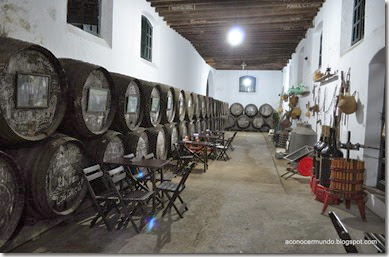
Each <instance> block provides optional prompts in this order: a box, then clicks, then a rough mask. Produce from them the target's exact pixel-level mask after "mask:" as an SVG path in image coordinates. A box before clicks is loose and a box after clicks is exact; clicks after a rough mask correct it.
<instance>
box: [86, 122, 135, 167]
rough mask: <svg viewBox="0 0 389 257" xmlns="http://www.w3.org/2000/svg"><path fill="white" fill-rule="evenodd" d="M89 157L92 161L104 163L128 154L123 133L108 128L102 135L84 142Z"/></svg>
mask: <svg viewBox="0 0 389 257" xmlns="http://www.w3.org/2000/svg"><path fill="white" fill-rule="evenodd" d="M85 145H86V151H87V153H88V155H89V158H90V159H91V160H92V161H94V163H104V162H105V161H109V160H113V159H116V158H119V157H122V156H123V155H125V154H128V146H127V142H126V139H125V137H124V135H123V134H121V133H119V132H116V131H112V130H108V131H107V132H106V133H105V134H104V135H102V136H99V137H98V138H94V139H92V140H90V141H88V142H86V143H85Z"/></svg>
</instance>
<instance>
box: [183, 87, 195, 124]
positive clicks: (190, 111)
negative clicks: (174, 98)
mask: <svg viewBox="0 0 389 257" xmlns="http://www.w3.org/2000/svg"><path fill="white" fill-rule="evenodd" d="M185 100H186V116H185V120H186V121H191V120H192V119H193V116H194V109H195V108H194V102H193V95H192V93H190V92H187V91H185Z"/></svg>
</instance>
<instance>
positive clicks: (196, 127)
mask: <svg viewBox="0 0 389 257" xmlns="http://www.w3.org/2000/svg"><path fill="white" fill-rule="evenodd" d="M195 131H196V133H201V120H200V119H197V120H196V122H195Z"/></svg>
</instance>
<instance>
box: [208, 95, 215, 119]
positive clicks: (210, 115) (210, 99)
mask: <svg viewBox="0 0 389 257" xmlns="http://www.w3.org/2000/svg"><path fill="white" fill-rule="evenodd" d="M213 101H214V99H213V97H209V112H208V118H213V114H214V112H213Z"/></svg>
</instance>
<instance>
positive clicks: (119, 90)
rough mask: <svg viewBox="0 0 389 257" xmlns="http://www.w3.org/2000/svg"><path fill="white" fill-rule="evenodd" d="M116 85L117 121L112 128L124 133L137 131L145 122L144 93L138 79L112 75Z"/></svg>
mask: <svg viewBox="0 0 389 257" xmlns="http://www.w3.org/2000/svg"><path fill="white" fill-rule="evenodd" d="M111 77H112V79H113V82H114V84H115V96H114V101H113V102H114V104H116V114H115V119H114V121H113V123H112V126H111V128H112V129H114V130H117V131H120V132H123V133H126V132H130V131H132V130H135V129H137V128H138V127H139V126H140V124H141V123H142V120H143V107H142V106H144V102H143V99H144V98H143V93H142V91H141V88H140V86H139V85H140V82H139V81H138V80H137V79H134V78H131V77H128V76H124V75H122V74H117V73H111Z"/></svg>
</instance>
